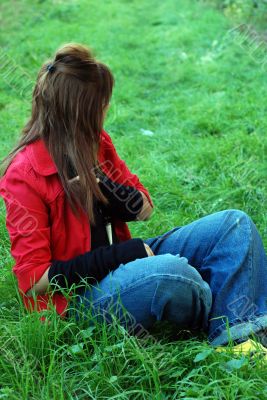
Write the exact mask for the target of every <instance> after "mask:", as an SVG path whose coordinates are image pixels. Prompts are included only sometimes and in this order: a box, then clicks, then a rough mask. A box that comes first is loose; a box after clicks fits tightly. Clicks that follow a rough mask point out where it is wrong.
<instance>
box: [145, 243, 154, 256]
mask: <svg viewBox="0 0 267 400" xmlns="http://www.w3.org/2000/svg"><path fill="white" fill-rule="evenodd" d="M144 246H145V249H146V252H147V255H148V257H150V256H154V255H155V254H154V253H153V251H152V250H151V248H150V247H149V246H148V244H146V243H144Z"/></svg>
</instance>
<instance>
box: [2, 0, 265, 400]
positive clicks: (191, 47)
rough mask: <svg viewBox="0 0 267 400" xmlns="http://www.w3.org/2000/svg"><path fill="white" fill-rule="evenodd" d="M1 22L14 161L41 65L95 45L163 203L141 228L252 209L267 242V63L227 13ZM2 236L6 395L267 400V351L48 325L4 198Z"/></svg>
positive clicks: (15, 13) (130, 150)
mask: <svg viewBox="0 0 267 400" xmlns="http://www.w3.org/2000/svg"><path fill="white" fill-rule="evenodd" d="M0 24H1V34H0V46H1V47H0V50H1V53H0V93H1V97H0V126H1V146H0V156H1V157H2V156H4V155H6V154H7V152H8V151H9V149H11V148H12V146H13V144H14V142H15V140H16V138H17V137H18V135H19V132H20V130H21V127H22V126H23V124H24V122H25V121H26V119H27V118H28V116H29V110H30V102H29V93H30V90H29V89H30V88H31V83H32V82H33V81H34V80H35V77H36V73H37V71H38V69H39V67H40V64H41V63H42V62H43V61H44V60H45V59H46V58H49V57H50V55H51V54H53V52H54V51H55V49H56V48H57V47H58V46H60V45H61V44H63V43H65V42H70V41H72V42H73V41H76V42H82V43H86V44H88V45H90V46H91V47H92V48H93V49H94V50H95V53H96V55H97V56H98V57H99V58H100V59H101V60H103V61H104V62H105V63H107V64H108V65H110V67H111V68H112V70H113V72H114V75H115V78H116V88H115V92H114V97H113V99H112V106H111V109H110V111H109V115H108V119H107V122H106V126H105V127H106V130H107V131H108V132H109V133H110V135H111V136H112V138H113V140H114V143H115V145H116V147H117V149H118V152H119V154H120V156H121V157H122V158H124V159H125V160H127V164H128V165H129V167H130V168H131V170H132V171H134V172H135V173H137V174H138V175H139V177H140V179H141V181H142V182H143V183H144V184H145V186H147V187H148V189H149V190H150V193H151V195H152V197H153V200H154V203H155V212H154V215H153V217H152V218H151V220H150V221H148V222H142V223H131V224H130V228H131V231H132V234H133V236H137V237H142V238H147V237H150V236H153V235H156V234H159V233H162V232H164V231H166V230H168V229H171V228H172V227H174V226H176V225H183V224H186V223H188V222H190V221H192V220H195V219H196V218H199V217H201V216H204V215H206V214H208V213H211V212H215V211H219V210H222V209H226V208H239V209H242V210H244V211H246V212H247V213H248V214H249V215H251V217H252V218H253V220H254V221H255V223H256V224H257V226H258V228H259V231H260V233H261V235H262V237H263V241H264V244H265V247H267V213H266V195H267V189H266V172H267V163H266V145H267V139H266V129H267V123H266V103H265V97H266V86H267V83H266V71H265V70H264V68H262V66H261V65H260V64H259V63H258V62H256V60H254V59H253V57H251V56H250V55H249V54H248V51H247V50H246V48H242V47H240V46H239V45H238V43H237V42H236V40H235V39H234V36H231V35H229V34H227V32H228V30H229V29H230V28H231V22H230V20H228V19H226V17H225V16H224V15H223V13H221V12H220V11H219V10H217V9H216V8H213V7H212V6H211V5H208V4H207V3H206V2H204V1H196V0H180V1H179V2H178V1H175V0H165V1H164V2H159V1H156V0H113V1H111V0H106V1H103V0H100V1H98V2H95V1H92V0H87V1H86V0H81V1H77V0H65V1H60V0H54V1H52V0H46V1H44V0H43V1H35V0H31V1H30V0H20V1H17V0H13V1H7V0H2V1H1V4H0ZM141 129H146V130H150V131H152V132H153V133H154V135H153V136H144V135H143V134H142V131H141ZM0 234H1V235H0V251H1V253H0V254H1V259H0V261H1V266H2V268H1V270H0V289H1V291H0V293H1V294H0V304H1V308H0V348H1V353H0V399H20V400H22V399H23V400H24V399H25V400H29V399H47V400H48V399H57V400H60V399H151V400H152V399H153V400H161V399H187V400H189V399H194V398H198V399H217V398H218V399H227V400H228V399H255V400H256V399H265V398H267V385H266V381H267V371H266V367H264V365H263V364H262V363H261V362H260V360H256V361H255V364H254V365H252V364H251V363H248V360H247V359H243V358H240V357H237V358H236V360H237V361H236V362H235V363H234V362H233V355H232V353H231V349H230V350H229V352H228V353H226V354H217V353H216V352H215V351H214V350H211V351H209V346H208V344H207V343H206V340H205V338H201V337H191V336H190V335H189V334H188V333H187V332H184V333H183V334H182V335H181V334H178V333H177V332H175V329H174V328H173V327H170V326H168V325H167V326H165V325H164V326H163V327H162V326H159V327H156V328H155V330H154V331H153V337H154V339H153V338H149V339H137V338H134V337H128V336H127V334H126V333H125V332H124V331H123V330H122V329H120V328H119V327H118V326H116V324H114V326H109V327H107V326H103V325H102V326H100V325H97V326H96V328H95V330H88V329H87V327H86V326H80V327H78V326H77V325H75V324H74V323H73V322H66V321H61V320H59V319H58V318H57V317H56V316H55V315H53V314H51V316H50V320H51V323H50V325H45V326H43V325H41V324H40V323H39V319H38V316H36V315H35V314H32V315H27V313H26V312H25V311H24V309H23V307H22V305H21V302H20V299H19V296H18V293H17V290H16V282H15V280H14V279H13V277H12V274H11V273H10V270H11V266H12V260H11V257H10V255H9V241H8V236H7V233H6V230H5V214H4V206H3V204H2V203H1V215H0ZM163 328H164V329H163ZM162 332H164V333H162ZM79 343H83V349H82V350H81V351H77V346H76V345H77V344H79ZM75 346H76V347H75ZM199 353H203V354H202V357H200V356H199V357H200V360H199V361H197V359H196V358H195V357H196V356H197V355H198V354H199ZM201 358H202V360H201Z"/></svg>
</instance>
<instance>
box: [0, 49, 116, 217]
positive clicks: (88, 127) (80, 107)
mask: <svg viewBox="0 0 267 400" xmlns="http://www.w3.org/2000/svg"><path fill="white" fill-rule="evenodd" d="M113 85H114V78H113V75H112V73H111V71H110V70H109V68H108V67H107V66H106V65H104V64H102V63H101V62H99V61H97V60H96V59H95V58H94V57H93V55H92V53H91V51H90V50H89V49H88V48H87V47H85V46H82V45H80V44H75V43H70V44H66V45H64V46H63V47H61V48H60V49H59V50H58V51H57V52H56V54H55V56H54V58H53V59H52V60H49V61H48V62H46V63H45V64H44V65H43V66H42V67H41V70H40V72H39V74H38V78H37V82H36V85H35V87H34V90H33V99H32V114H31V118H30V119H29V121H28V122H27V124H26V125H25V127H24V129H23V131H22V137H21V138H20V141H19V143H18V145H17V146H16V147H15V148H14V149H13V150H12V151H11V153H10V154H9V155H8V156H7V157H6V159H5V160H4V165H5V167H6V168H7V167H8V165H9V164H10V163H11V161H12V159H13V158H14V156H15V155H16V154H17V153H18V152H19V151H20V150H21V149H22V148H23V147H24V146H26V145H28V144H30V143H32V142H34V141H36V140H37V139H40V138H41V139H43V141H44V143H45V145H46V147H47V149H48V151H49V153H50V155H51V157H52V159H53V160H54V163H55V165H56V166H57V169H58V174H59V177H60V179H61V182H62V185H63V187H64V190H65V193H66V196H67V198H68V200H69V201H70V204H71V207H72V209H73V210H74V212H77V205H78V206H81V207H82V208H83V209H84V210H85V211H86V213H87V215H88V217H89V218H90V222H92V223H94V215H93V196H95V197H96V198H97V199H98V200H100V201H102V202H104V203H106V202H107V200H106V198H105V197H104V196H103V194H102V192H101V191H100V189H99V187H98V184H97V182H96V177H95V173H94V169H95V168H96V167H97V165H98V162H97V152H98V148H99V144H100V133H101V130H102V129H103V122H104V112H105V109H106V107H107V106H108V104H109V101H110V98H111V95H112V88H113ZM69 163H71V165H72V167H73V168H74V170H75V171H76V173H77V175H78V176H79V181H74V182H73V181H72V182H70V180H69V176H68V170H69Z"/></svg>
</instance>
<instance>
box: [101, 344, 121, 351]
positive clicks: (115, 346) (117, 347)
mask: <svg viewBox="0 0 267 400" xmlns="http://www.w3.org/2000/svg"><path fill="white" fill-rule="evenodd" d="M123 346H124V342H119V343H116V344H113V345H112V346H107V347H105V349H104V351H107V352H112V351H113V350H117V349H121V348H122V347H123Z"/></svg>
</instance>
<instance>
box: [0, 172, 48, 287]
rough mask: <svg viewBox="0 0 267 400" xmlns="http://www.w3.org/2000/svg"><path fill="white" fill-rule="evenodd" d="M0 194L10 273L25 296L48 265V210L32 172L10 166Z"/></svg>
mask: <svg viewBox="0 0 267 400" xmlns="http://www.w3.org/2000/svg"><path fill="white" fill-rule="evenodd" d="M0 193H1V196H2V197H3V198H4V201H5V205H6V211H7V216H6V226H7V230H8V232H9V237H10V241H11V254H12V256H13V258H14V259H15V266H14V267H13V272H14V274H15V275H16V277H17V280H18V286H19V289H20V291H21V292H22V293H23V294H25V293H26V292H27V291H28V290H29V289H30V288H31V287H32V286H33V285H34V284H35V283H36V282H37V281H38V280H39V279H40V278H41V276H42V275H43V274H44V272H45V271H46V269H47V268H48V267H49V266H50V264H51V251H50V226H49V217H48V209H47V206H46V204H45V202H44V200H43V199H42V197H41V194H40V191H38V182H37V179H36V177H35V175H34V172H33V171H31V172H30V171H28V172H27V173H26V171H23V170H20V169H19V168H14V167H13V166H12V165H11V166H10V167H9V169H8V170H7V172H6V174H5V176H4V177H3V178H2V180H1V185H0Z"/></svg>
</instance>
